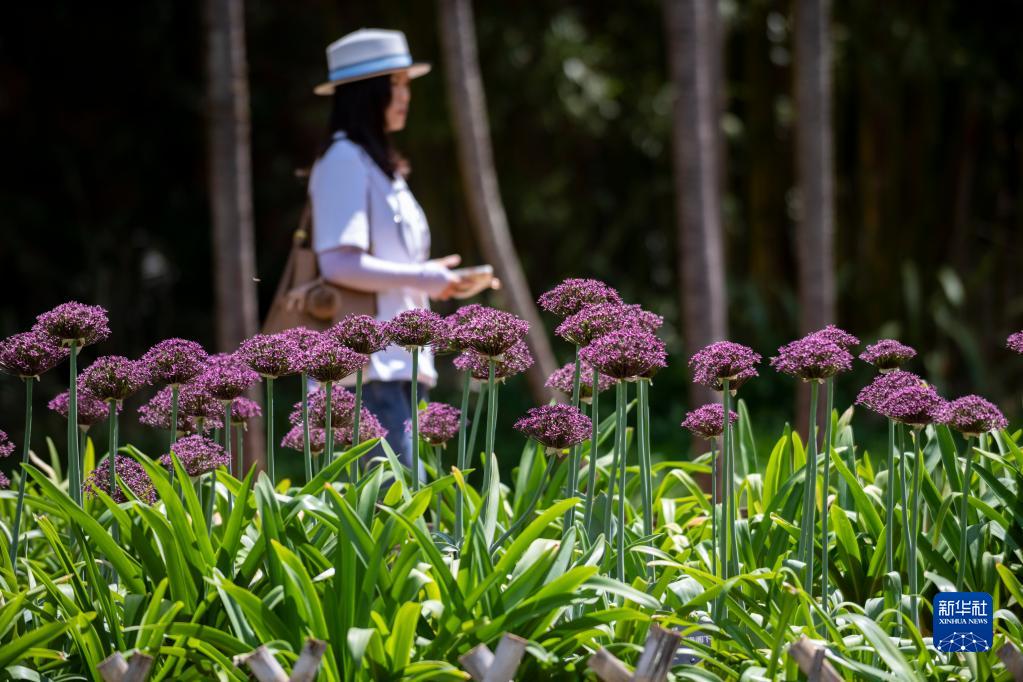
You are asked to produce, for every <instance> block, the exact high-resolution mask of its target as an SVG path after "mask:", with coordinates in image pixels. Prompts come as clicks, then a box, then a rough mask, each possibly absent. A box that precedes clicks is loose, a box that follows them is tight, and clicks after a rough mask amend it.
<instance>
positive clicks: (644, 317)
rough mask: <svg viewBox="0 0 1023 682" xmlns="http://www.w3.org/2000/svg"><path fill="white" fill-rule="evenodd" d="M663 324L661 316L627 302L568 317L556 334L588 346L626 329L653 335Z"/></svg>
mask: <svg viewBox="0 0 1023 682" xmlns="http://www.w3.org/2000/svg"><path fill="white" fill-rule="evenodd" d="M663 324H664V318H663V317H661V316H660V315H655V314H654V313H651V312H648V311H646V310H643V308H642V306H639V305H633V304H624V303H596V304H594V305H590V306H586V307H585V308H583V309H582V310H580V311H579V312H577V313H574V314H572V315H570V316H569V317H567V318H566V319H565V320H564V321H563V322H562V323H561V324H559V325H558V328H557V329H556V330H555V333H556V334H557V335H558V336H560V337H561V338H563V339H565V340H566V341H568V342H569V343H574V344H576V345H579V346H585V345H587V344H589V343H590V342H591V341H593V340H594V339H596V338H598V337H601V336H604V335H605V334H610V333H611V332H613V331H616V330H618V329H622V328H625V327H638V328H639V329H642V330H643V331H647V332H650V333H653V332H655V331H657V330H658V329H660V328H661V325H663Z"/></svg>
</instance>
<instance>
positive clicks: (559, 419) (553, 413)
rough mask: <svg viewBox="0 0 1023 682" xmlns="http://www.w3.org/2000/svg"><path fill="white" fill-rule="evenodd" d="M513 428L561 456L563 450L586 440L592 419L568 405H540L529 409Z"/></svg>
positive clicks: (591, 427) (591, 426) (591, 425)
mask: <svg viewBox="0 0 1023 682" xmlns="http://www.w3.org/2000/svg"><path fill="white" fill-rule="evenodd" d="M515 429H516V430H518V431H520V432H522V433H524V434H525V435H527V436H529V437H530V438H532V439H533V440H535V441H536V442H538V443H540V444H541V445H543V446H544V447H546V448H547V450H548V452H551V451H552V450H553V451H556V452H557V454H558V455H559V456H561V455H562V454H563V452H564V450H565V449H567V448H570V447H572V446H573V445H577V444H579V443H581V442H583V441H584V440H586V439H587V438H588V437H589V435H590V432H591V430H592V429H593V422H591V421H590V418H589V417H587V416H586V415H585V414H583V413H582V412H580V411H579V409H578V408H575V407H572V406H571V405H544V406H543V407H534V408H531V409H530V410H529V411H528V412H526V415H525V416H524V417H522V418H520V419H519V420H518V421H517V422H515Z"/></svg>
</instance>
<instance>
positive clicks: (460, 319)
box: [431, 303, 488, 355]
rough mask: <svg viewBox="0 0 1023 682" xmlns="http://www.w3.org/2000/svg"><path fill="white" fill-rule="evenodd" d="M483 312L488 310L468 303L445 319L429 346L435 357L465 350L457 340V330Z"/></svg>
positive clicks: (476, 304)
mask: <svg viewBox="0 0 1023 682" xmlns="http://www.w3.org/2000/svg"><path fill="white" fill-rule="evenodd" d="M485 310H488V308H487V307H486V306H482V305H480V304H479V303H470V304H469V305H464V306H462V307H461V308H459V309H458V310H456V311H455V312H453V313H451V314H450V315H448V316H447V317H445V318H444V325H443V327H441V330H440V332H439V333H438V334H437V337H436V338H434V340H433V343H432V344H431V345H432V346H433V352H434V353H435V354H437V355H451V354H453V353H461V352H462V351H464V350H466V346H465V344H463V343H462V340H461V338H459V334H458V329H459V327H461V326H462V325H463V324H465V323H466V322H468V321H469V320H471V319H472V318H473V317H474V316H475V315H477V314H479V313H480V312H482V311H485Z"/></svg>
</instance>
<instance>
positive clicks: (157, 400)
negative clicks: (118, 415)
mask: <svg viewBox="0 0 1023 682" xmlns="http://www.w3.org/2000/svg"><path fill="white" fill-rule="evenodd" d="M170 413H171V388H170V387H169V386H167V387H165V388H161V389H160V390H159V391H157V392H156V395H154V396H153V397H152V398H150V399H149V402H147V403H146V404H145V405H142V406H141V407H139V422H140V423H142V424H145V425H146V426H151V427H153V428H154V429H163V430H169V429H170ZM188 430H189V424H188V415H187V414H185V413H184V412H183V411H182V410H180V409H179V410H178V424H177V427H176V428H175V431H181V432H185V431H188Z"/></svg>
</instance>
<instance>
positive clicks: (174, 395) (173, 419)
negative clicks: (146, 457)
mask: <svg viewBox="0 0 1023 682" xmlns="http://www.w3.org/2000/svg"><path fill="white" fill-rule="evenodd" d="M170 389H171V413H170V433H169V434H168V435H167V452H170V451H171V448H172V447H174V441H176V440H177V439H178V396H179V395H180V391H181V387H180V386H178V385H177V384H171V387H170ZM170 484H171V488H173V487H174V467H171V470H170Z"/></svg>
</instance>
